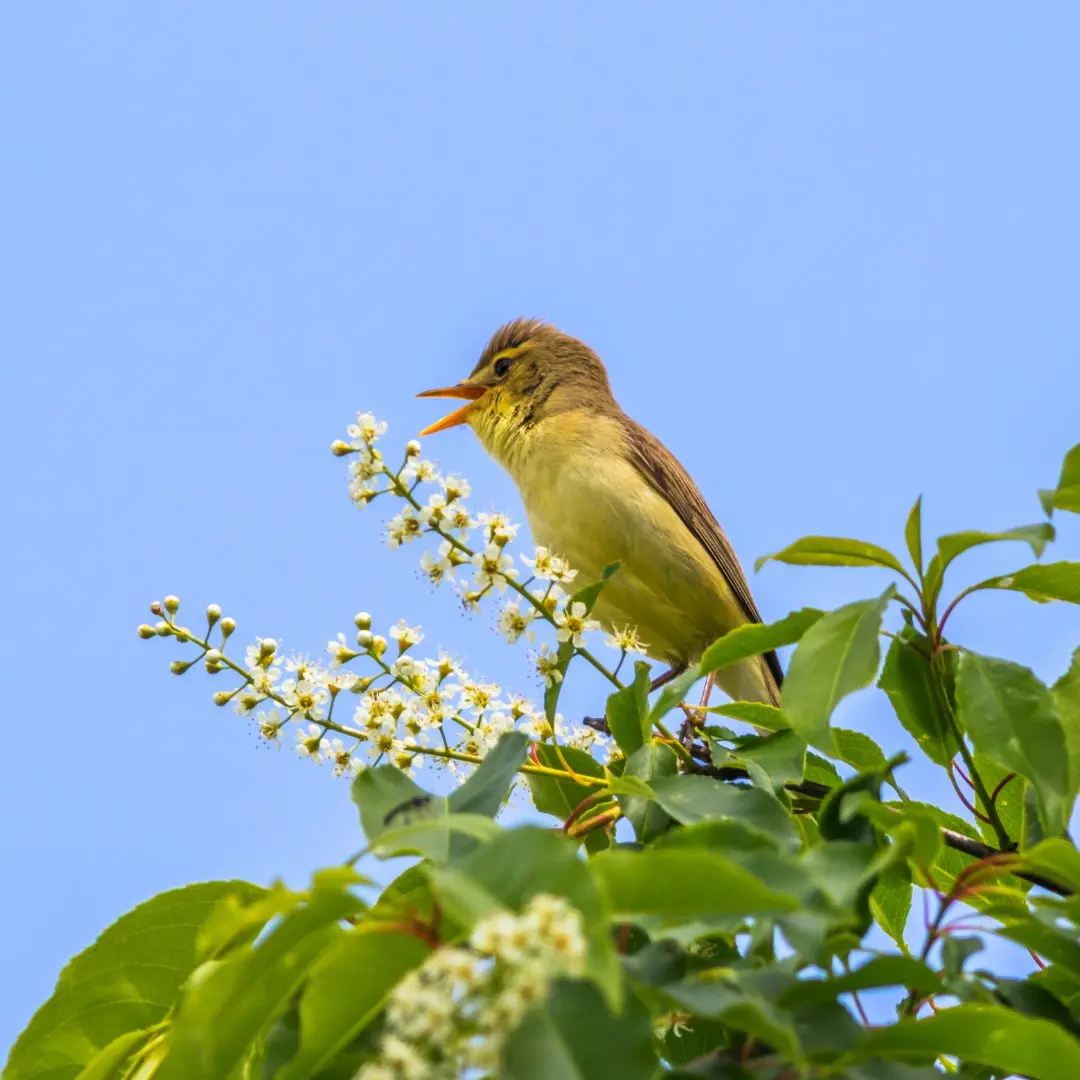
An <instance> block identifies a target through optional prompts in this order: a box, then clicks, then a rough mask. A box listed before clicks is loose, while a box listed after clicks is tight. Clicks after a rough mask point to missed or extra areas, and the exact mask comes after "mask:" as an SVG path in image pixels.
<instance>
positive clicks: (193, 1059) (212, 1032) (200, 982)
mask: <svg viewBox="0 0 1080 1080" xmlns="http://www.w3.org/2000/svg"><path fill="white" fill-rule="evenodd" d="M362 907H363V905H361V904H359V903H358V901H357V900H356V898H355V897H353V896H352V895H351V894H349V893H348V892H345V891H343V890H331V889H327V890H324V891H319V892H317V893H314V894H313V895H312V897H311V899H310V901H309V902H308V903H307V904H306V905H305V906H304V907H302V908H300V909H298V910H296V911H293V912H290V913H289V914H288V915H286V916H285V917H284V918H283V919H282V920H281V921H280V922H278V923H277V925H276V926H275V927H274V928H273V929H272V930H271V931H270V933H268V934H266V935H265V936H264V937H262V938H261V939H260V940H259V941H258V942H257V944H256V945H255V946H254V947H253V948H251V949H247V950H242V951H241V950H237V951H235V952H233V953H230V954H229V955H228V957H227V958H226V959H225V960H224V961H220V962H218V963H216V964H215V965H214V966H213V967H211V968H210V970H208V971H206V972H203V971H200V972H199V973H197V974H198V978H197V979H195V980H191V981H189V984H188V986H187V988H186V990H185V993H184V996H183V998H182V1000H181V1001H180V1004H179V1007H178V1008H177V1010H176V1012H175V1013H174V1016H173V1020H172V1023H171V1026H170V1031H169V1051H168V1055H167V1056H166V1058H165V1060H164V1061H163V1062H162V1063H161V1065H160V1066H159V1068H158V1070H157V1071H156V1072H155V1073H154V1080H190V1077H193V1076H198V1077H200V1078H202V1080H225V1078H226V1077H228V1076H230V1075H231V1074H232V1072H233V1070H234V1069H236V1068H237V1067H238V1065H239V1064H240V1063H241V1061H242V1060H243V1059H244V1057H245V1055H246V1054H247V1053H248V1051H249V1050H250V1048H251V1047H252V1046H253V1045H255V1043H256V1042H257V1041H258V1040H260V1039H261V1038H262V1037H263V1036H264V1035H265V1034H266V1033H267V1032H268V1031H269V1030H270V1028H271V1027H272V1025H273V1024H274V1022H275V1021H276V1020H277V1018H278V1017H279V1016H281V1015H282V1014H283V1013H284V1012H285V1011H286V1009H287V1008H288V1007H289V1004H290V1002H291V1001H292V1000H293V999H294V997H295V995H296V993H297V991H298V990H299V989H300V987H301V986H302V985H303V983H304V981H305V979H306V977H307V975H308V973H309V972H310V970H311V968H312V966H313V965H314V964H315V963H316V962H317V961H318V960H319V958H320V957H321V956H323V954H324V953H325V951H326V950H327V949H328V948H329V947H331V946H332V945H333V944H334V943H335V942H336V941H337V940H339V939H340V937H341V936H342V934H343V933H344V932H343V931H342V930H341V927H340V923H341V921H342V920H343V919H345V918H347V917H351V916H355V915H356V914H358V913H359V911H360V910H362Z"/></svg>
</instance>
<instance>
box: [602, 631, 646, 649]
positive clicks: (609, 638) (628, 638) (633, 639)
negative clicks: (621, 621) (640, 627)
mask: <svg viewBox="0 0 1080 1080" xmlns="http://www.w3.org/2000/svg"><path fill="white" fill-rule="evenodd" d="M604 644H605V645H607V646H608V647H609V648H612V649H618V650H619V651H620V652H625V653H640V654H641V655H642V656H645V655H647V651H648V648H649V646H648V644H647V643H646V642H644V641H642V640H641V639H640V638H639V637H638V632H637V627H636V626H624V627H622V628H619V627H617V626H613V627H612V628H611V633H610V634H608V635H606V636H605V638H604Z"/></svg>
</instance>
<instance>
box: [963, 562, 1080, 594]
mask: <svg viewBox="0 0 1080 1080" xmlns="http://www.w3.org/2000/svg"><path fill="white" fill-rule="evenodd" d="M978 587H979V588H980V589H1008V590H1010V591H1011V592H1022V593H1023V594H1024V595H1025V596H1027V597H1029V598H1030V599H1032V600H1034V601H1036V602H1037V603H1040V604H1042V603H1048V602H1049V601H1051V600H1063V601H1065V603H1068V604H1080V562H1056V563H1040V564H1037V565H1034V566H1025V567H1024V568H1023V570H1017V571H1016V572H1015V573H1012V574H1004V575H1002V576H1001V577H996V578H990V579H989V581H984V582H983V583H982V584H981V585H979V586H978Z"/></svg>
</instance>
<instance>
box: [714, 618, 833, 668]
mask: <svg viewBox="0 0 1080 1080" xmlns="http://www.w3.org/2000/svg"><path fill="white" fill-rule="evenodd" d="M822 615H824V612H822V611H818V610H817V609H816V608H802V609H801V610H799V611H793V612H792V613H791V614H790V615H786V616H785V617H784V618H782V619H780V620H779V621H778V622H774V623H768V624H763V623H744V624H743V625H742V626H737V627H736V628H735V629H734V630H729V631H728V632H727V633H726V634H725V635H724V636H723V637H721V638H717V640H716V641H714V642H713V643H712V644H711V645H710V646H709V647H708V648H707V649H706V650H705V652H704V653H703V654H702V656H701V661H700V665H699V666H700V669H701V674H702V675H710V674H712V672H714V671H722V670H723V669H724V668H726V667H730V666H731V665H732V664H737V663H739V661H741V660H747V659H749V658H750V657H753V656H760V655H761V654H762V653H767V652H771V651H772V650H773V649H779V648H781V647H783V646H784V645H794V644H795V642H797V641H798V640H799V639H800V638H801V637H802V636H803V634H805V633H806V631H807V630H809V629H810V627H811V626H813V625H814V623H816V622H817V621H818V619H820V618H821V617H822Z"/></svg>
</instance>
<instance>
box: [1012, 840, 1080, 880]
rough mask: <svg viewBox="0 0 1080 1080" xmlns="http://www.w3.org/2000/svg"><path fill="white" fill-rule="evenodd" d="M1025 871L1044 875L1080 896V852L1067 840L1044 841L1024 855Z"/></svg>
mask: <svg viewBox="0 0 1080 1080" xmlns="http://www.w3.org/2000/svg"><path fill="white" fill-rule="evenodd" d="M1022 857H1023V866H1024V869H1025V870H1029V871H1032V872H1034V873H1036V874H1043V875H1044V876H1045V877H1048V878H1052V879H1053V880H1054V881H1057V882H1060V883H1061V884H1062V885H1064V886H1065V887H1066V888H1068V889H1071V890H1072V891H1073V892H1074V893H1077V894H1080V851H1077V849H1076V847H1075V846H1074V845H1073V844H1070V843H1069V841H1067V840H1061V839H1058V838H1054V839H1051V840H1043V841H1042V843H1041V844H1036V845H1035V846H1034V847H1032V848H1029V849H1028V850H1027V851H1025V852H1024V853H1023V856H1022Z"/></svg>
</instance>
